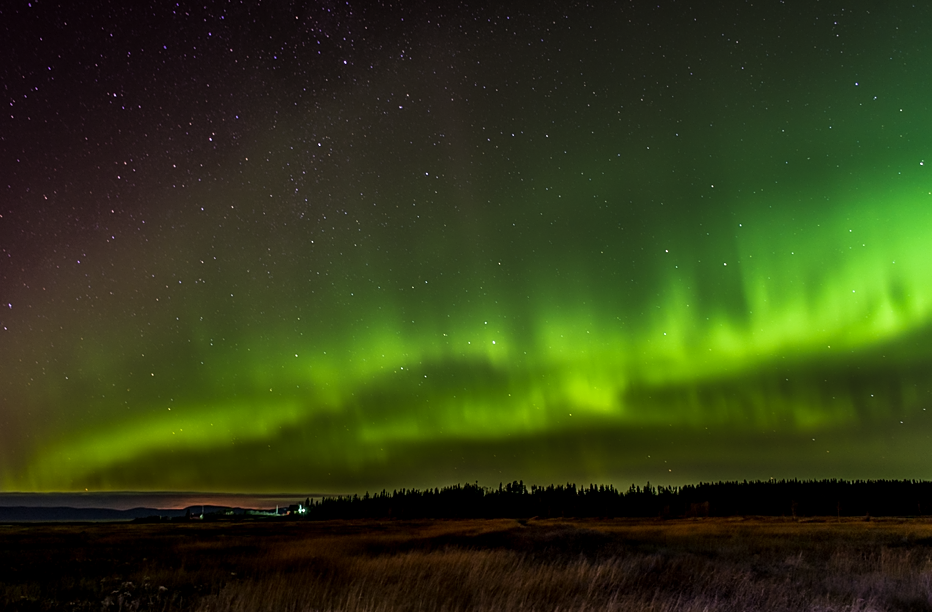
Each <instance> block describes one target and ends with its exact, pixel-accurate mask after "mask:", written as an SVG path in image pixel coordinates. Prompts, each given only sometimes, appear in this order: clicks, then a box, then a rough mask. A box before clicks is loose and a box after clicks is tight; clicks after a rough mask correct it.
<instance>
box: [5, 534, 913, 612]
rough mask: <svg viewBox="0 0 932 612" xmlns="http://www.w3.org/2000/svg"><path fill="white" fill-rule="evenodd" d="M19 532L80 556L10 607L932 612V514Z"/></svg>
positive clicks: (21, 590)
mask: <svg viewBox="0 0 932 612" xmlns="http://www.w3.org/2000/svg"><path fill="white" fill-rule="evenodd" d="M17 529H18V531H16V533H14V532H12V531H10V530H6V532H4V529H3V528H0V544H2V545H3V547H4V549H0V553H3V554H6V552H8V551H9V548H8V545H10V544H11V543H13V542H14V541H16V540H17V539H18V541H19V543H20V544H28V543H30V542H31V543H32V546H33V547H34V548H33V551H34V552H35V553H36V555H35V559H34V560H38V559H39V558H41V557H42V553H41V551H42V550H43V547H45V550H46V551H47V550H48V547H49V546H50V544H51V543H52V542H57V543H59V544H69V543H70V545H71V546H70V548H69V549H68V550H70V553H69V555H70V560H67V561H66V560H62V561H63V562H60V563H59V564H58V568H59V569H60V570H61V573H60V574H58V575H57V578H55V579H51V578H50V577H49V575H48V574H49V572H53V571H55V569H53V568H51V567H48V566H47V567H46V574H45V575H44V576H45V580H44V581H43V580H42V579H40V578H41V576H39V575H32V576H33V580H32V581H29V580H26V581H22V580H21V581H19V582H18V583H17V582H15V581H11V580H10V579H9V578H8V576H9V575H10V574H8V573H4V574H0V586H2V590H0V596H2V597H3V599H0V607H3V608H4V609H20V610H26V609H87V610H91V609H93V610H101V609H104V610H118V609H121V606H122V609H123V610H127V609H139V610H198V611H202V612H207V611H210V612H218V611H223V610H233V611H242V612H245V611H250V612H251V611H258V612H262V611H272V610H275V611H279V610H285V611H295V612H299V611H312V610H313V611H318V610H319V611H331V610H333V611H335V610H341V611H347V612H363V611H365V612H369V611H373V612H375V611H385V612H388V611H395V610H398V611H401V610H405V611H408V610H411V611H413V610H425V611H426V610H444V611H450V612H453V611H464V612H465V611H481V610H490V611H491V610H502V611H509V610H515V611H517V610H579V611H582V610H655V611H694V610H695V611H700V610H863V611H867V610H885V611H886V610H892V611H900V610H902V611H908V610H917V611H919V610H932V523H930V522H927V521H920V520H909V521H906V520H887V521H871V522H859V521H843V522H838V521H824V522H818V521H811V522H794V521H788V520H787V521H784V520H773V519H761V520H724V519H698V520H681V521H662V522H661V521H621V520H606V521H597V520H593V521H559V520H553V521H550V520H548V521H536V520H531V521H527V522H517V521H510V520H500V521H435V522H431V521H417V522H381V523H380V522H346V523H344V522H328V523H264V524H263V523H254V524H218V525H202V526H189V525H153V526H142V525H119V526H114V525H111V526H103V525H97V526H85V527H83V528H82V530H83V533H80V531H78V530H77V528H74V527H71V528H63V527H62V528H51V527H45V528H42V527H29V528H17ZM55 529H58V531H57V532H56V531H55ZM69 530H70V531H69ZM17 534H18V535H17ZM27 552H28V551H27ZM27 556H28V555H27ZM95 558H96V559H97V561H95V560H94V559H95ZM78 559H83V560H78ZM92 568H104V571H98V572H97V573H96V574H95V573H94V571H92ZM3 569H5V568H0V571H2V570H3ZM14 574H16V573H14ZM102 574H103V575H102ZM17 575H18V576H19V577H21V578H25V577H26V573H24V572H23V571H22V568H20V571H19V572H18V574H17ZM101 579H103V582H100V580H101ZM126 582H130V583H132V585H133V586H132V588H129V589H125V588H124V589H122V590H120V589H119V588H116V589H115V588H114V587H116V586H120V587H123V586H124V585H125V583H126ZM69 585H71V586H70V587H69ZM82 585H83V586H82ZM144 585H148V586H144ZM159 586H162V587H164V589H165V590H164V591H158V590H157V587H159ZM69 589H70V590H69ZM127 593H128V594H129V595H127ZM24 595H25V596H26V597H25V598H23V596H24ZM79 595H80V597H79ZM120 596H122V597H123V599H122V600H119V601H118V597H120ZM108 597H109V600H108V599H107V598H108ZM69 598H70V599H69Z"/></svg>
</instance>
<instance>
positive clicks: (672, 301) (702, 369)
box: [0, 0, 932, 492]
mask: <svg viewBox="0 0 932 612" xmlns="http://www.w3.org/2000/svg"><path fill="white" fill-rule="evenodd" d="M372 4H373V3H356V2H352V1H351V2H339V3H338V2H319V3H308V4H304V5H302V4H300V3H274V2H273V3H262V4H259V3H254V4H253V3H239V2H229V3H227V2H208V3H207V4H206V6H205V5H204V3H199V4H197V5H195V4H190V5H188V6H185V3H180V4H179V5H171V4H164V3H163V4H160V3H154V4H153V5H152V6H151V7H145V6H142V5H138V8H135V6H136V5H132V4H129V5H127V4H125V3H116V2H101V3H98V4H97V5H96V6H95V7H94V8H91V9H87V8H86V7H83V6H82V7H77V6H75V7H74V8H61V7H57V6H53V5H52V4H51V3H46V2H44V1H41V0H40V1H39V2H32V3H27V2H17V3H13V4H11V5H10V6H9V7H7V8H4V9H2V11H0V24H2V25H0V31H2V32H3V34H2V36H0V40H2V41H3V42H0V50H2V52H3V56H4V57H5V58H7V60H6V61H5V62H4V65H3V66H2V67H0V74H2V78H0V82H2V83H3V90H4V91H3V95H4V100H5V101H6V102H7V107H6V108H7V110H8V112H6V113H4V115H3V116H2V117H0V175H2V179H3V180H2V181H0V188H2V195H0V303H2V305H3V308H2V309H0V490H3V491H36V492H43V491H83V490H85V489H89V490H103V491H108V490H150V491H152V490H182V491H190V490H202V491H229V492H238V491H239V492H260V491H331V492H343V491H348V492H353V491H362V490H364V489H366V488H368V489H370V490H379V489H381V488H383V487H386V488H389V489H391V488H393V487H401V486H408V487H410V486H417V487H424V486H440V485H444V484H450V483H455V482H467V481H468V482H473V481H475V480H478V481H480V483H482V484H492V483H495V484H497V483H498V482H499V481H510V480H512V479H519V478H520V479H524V480H525V481H527V482H537V483H551V482H561V481H564V482H565V481H567V480H572V481H575V482H590V481H593V482H604V483H615V484H618V485H620V486H625V487H626V486H627V484H629V483H630V482H634V481H638V482H643V481H644V480H645V479H649V480H650V481H651V482H653V483H655V484H658V483H685V482H694V481H697V480H700V479H704V480H710V479H714V480H717V479H732V478H738V479H744V478H747V479H756V478H761V479H765V478H769V477H776V478H793V477H799V478H809V477H814V478H830V477H840V478H923V479H928V478H930V477H932V437H930V434H932V174H930V164H932V114H930V101H932V80H930V79H929V75H930V74H932V37H930V36H929V34H928V32H929V28H930V27H932V5H926V4H925V3H917V4H915V5H913V4H910V3H900V2H893V3H886V4H883V5H882V6H881V5H879V4H876V3H870V2H859V3H854V4H852V3H844V2H832V1H829V2H796V1H788V2H786V3H778V2H755V3H749V2H744V1H740V2H739V1H731V0H728V1H725V2H720V3H708V2H660V3H659V4H658V3H657V2H653V3H647V2H639V1H634V2H617V3H596V6H595V7H594V6H591V5H587V4H584V3H564V2H554V3H546V4H538V3H533V4H527V5H524V4H500V3H486V2H477V3H470V2H466V3H461V4H460V5H459V6H458V7H457V8H455V9H447V8H443V9H441V8H438V7H437V6H431V5H429V4H427V3H423V4H422V3H415V2H398V3H394V4H385V5H381V6H372ZM713 4H714V6H713ZM927 409H929V410H927Z"/></svg>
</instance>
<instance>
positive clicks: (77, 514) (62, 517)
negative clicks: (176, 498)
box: [0, 506, 244, 523]
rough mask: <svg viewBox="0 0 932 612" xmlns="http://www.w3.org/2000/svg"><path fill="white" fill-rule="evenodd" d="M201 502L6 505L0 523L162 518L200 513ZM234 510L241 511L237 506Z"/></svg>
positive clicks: (209, 509) (209, 510) (210, 509)
mask: <svg viewBox="0 0 932 612" xmlns="http://www.w3.org/2000/svg"><path fill="white" fill-rule="evenodd" d="M201 508H202V507H201V506H191V507H190V508H185V509H182V510H162V509H158V508H131V509H129V510H113V509H111V508H69V507H52V508H44V507H29V506H10V507H0V523H26V522H39V523H42V522H72V521H131V520H133V519H140V518H148V517H151V516H161V517H166V518H178V517H183V516H185V514H186V513H187V512H188V510H190V511H191V514H193V515H199V514H200V513H201ZM226 509H227V508H223V507H221V506H203V511H204V512H205V513H213V512H219V511H222V510H226ZM236 510H238V513H240V514H242V513H243V512H244V511H243V510H241V509H236Z"/></svg>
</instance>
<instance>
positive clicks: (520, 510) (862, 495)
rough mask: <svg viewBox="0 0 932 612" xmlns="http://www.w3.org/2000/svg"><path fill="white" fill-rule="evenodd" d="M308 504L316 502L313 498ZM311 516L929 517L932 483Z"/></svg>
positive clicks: (424, 505)
mask: <svg viewBox="0 0 932 612" xmlns="http://www.w3.org/2000/svg"><path fill="white" fill-rule="evenodd" d="M308 501H310V500H308ZM302 507H303V508H305V512H306V513H305V514H304V515H303V516H305V517H307V518H309V519H318V520H324V519H361V518H367V519H376V518H399V519H419V518H425V519H426V518H531V517H539V518H556V517H568V518H569V517H573V518H583V517H594V518H595V517H598V518H612V517H659V518H687V517H699V516H703V517H704V516H710V517H727V516H786V517H807V516H810V517H811V516H839V517H840V516H848V517H851V516H862V517H871V516H923V515H925V514H932V482H929V481H916V480H856V481H845V480H807V481H800V480H779V481H753V482H748V481H743V482H715V483H711V482H710V483H699V484H695V485H685V486H682V487H675V486H671V487H664V486H656V487H655V486H652V485H651V484H650V483H647V484H646V485H645V486H643V487H640V486H635V485H633V484H632V485H631V486H630V487H629V488H628V490H627V491H621V490H619V489H616V488H614V487H612V486H601V485H600V486H596V485H589V486H588V487H579V486H577V485H575V484H565V485H549V486H546V487H544V486H536V485H532V486H530V487H528V486H527V485H525V484H524V482H522V481H516V482H511V483H508V484H499V486H498V487H497V488H495V487H483V486H480V485H479V484H478V483H475V484H457V485H452V486H448V487H443V488H434V489H425V490H418V489H401V490H395V491H392V492H387V491H384V490H383V491H381V492H380V493H376V494H375V495H370V494H369V493H366V494H365V495H363V496H359V495H352V496H338V497H324V498H322V499H320V500H318V501H313V502H310V503H309V505H303V506H302Z"/></svg>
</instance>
